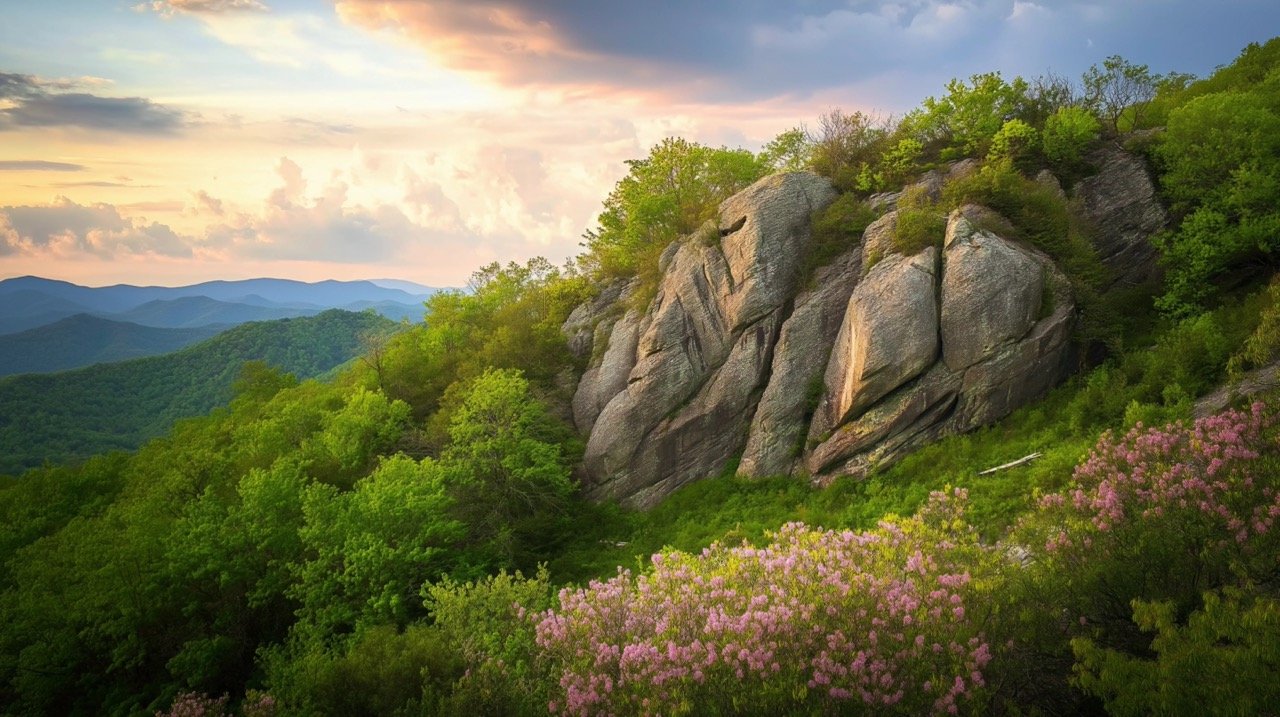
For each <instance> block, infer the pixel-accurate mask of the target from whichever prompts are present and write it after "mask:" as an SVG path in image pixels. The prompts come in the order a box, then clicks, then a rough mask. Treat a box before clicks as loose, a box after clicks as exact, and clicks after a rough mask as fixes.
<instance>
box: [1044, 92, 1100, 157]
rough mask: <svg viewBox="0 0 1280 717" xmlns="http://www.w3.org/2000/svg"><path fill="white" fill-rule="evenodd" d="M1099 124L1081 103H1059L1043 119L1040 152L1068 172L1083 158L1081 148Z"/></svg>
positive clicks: (1084, 148) (1088, 143) (1085, 147)
mask: <svg viewBox="0 0 1280 717" xmlns="http://www.w3.org/2000/svg"><path fill="white" fill-rule="evenodd" d="M1100 128H1101V125H1099V124H1098V119H1097V118H1096V117H1094V115H1093V113H1091V112H1089V111H1088V110H1086V109H1084V108H1081V107H1070V106H1068V107H1062V108H1060V109H1059V110H1058V111H1056V112H1054V113H1053V114H1052V115H1050V116H1049V118H1048V119H1047V120H1045V123H1044V134H1043V138H1042V140H1041V141H1042V143H1043V151H1044V156H1045V158H1047V159H1048V160H1049V161H1050V162H1052V163H1053V164H1054V166H1055V167H1058V168H1059V169H1060V170H1061V171H1065V172H1068V173H1070V172H1072V171H1073V170H1076V169H1077V168H1078V167H1079V166H1080V164H1081V162H1083V161H1084V153H1085V150H1086V149H1087V148H1088V147H1089V145H1090V144H1091V143H1092V142H1093V141H1094V139H1096V138H1097V136H1098V131H1099V129H1100Z"/></svg>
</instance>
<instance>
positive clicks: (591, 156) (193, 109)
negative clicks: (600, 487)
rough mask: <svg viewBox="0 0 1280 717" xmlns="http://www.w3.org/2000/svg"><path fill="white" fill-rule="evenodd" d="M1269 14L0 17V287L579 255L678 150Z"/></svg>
mask: <svg viewBox="0 0 1280 717" xmlns="http://www.w3.org/2000/svg"><path fill="white" fill-rule="evenodd" d="M1277 31H1280V3H1277V2H1276V1H1275V0H1216V1H1215V2H1205V1H1204V0H1090V1H1087V2H1085V1H1076V0H1037V1H1030V0H1028V1H1023V0H945V1H943V0H895V1H893V2H873V1H871V0H796V1H794V2H783V1H780V0H651V1H644V0H629V1H625V2H618V1H617V0H145V1H141V0H59V1H58V2H49V1H48V0H38V1H29V0H4V2H2V3H0V278H4V277H10V276H21V275H26V274H34V275H39V276H45V277H49V278H55V279H64V280H68V281H73V282H76V283H81V284H87V285H104V284H112V283H121V282H123V283H133V284H159V285H179V284H186V283H193V282H197V281H204V280H210V279H241V278H250V277H259V276H270V277H280V278H290V279H301V280H306V281H315V280H320V279H329V278H332V279H371V278H396V279H406V280H410V281H416V282H419V283H422V284H428V285H433V286H461V285H463V284H464V283H465V282H466V280H467V277H468V276H469V275H470V274H471V272H472V271H474V270H475V269H477V268H478V267H480V266H482V265H484V264H486V263H488V262H491V261H501V262H507V261H524V260H525V259H528V258H530V257H533V256H538V255H541V256H545V257H547V258H549V259H551V260H553V261H555V262H557V263H560V262H563V261H565V260H566V259H569V258H570V257H572V256H574V255H575V254H576V253H578V251H580V246H579V242H580V241H581V236H582V233H583V232H584V231H585V230H587V229H589V228H591V227H593V226H594V220H595V217H596V215H597V214H598V213H599V211H600V207H601V202H602V200H603V199H604V198H605V197H606V196H607V195H608V192H609V190H610V188H611V187H612V186H613V184H614V183H615V182H616V181H617V180H618V179H619V178H621V177H622V176H623V175H624V174H625V173H626V169H627V167H626V165H625V161H626V160H628V159H635V158H640V157H643V156H644V155H645V154H647V152H648V148H649V147H651V146H652V145H653V144H655V143H657V142H659V141H660V140H661V139H662V138H664V137H667V136H673V135H678V136H682V137H685V138H687V139H690V140H693V141H698V142H702V143H704V144H709V145H715V146H719V145H726V146H730V147H739V146H741V147H746V148H748V149H752V150H757V149H759V148H760V147H761V146H762V145H763V144H764V143H765V142H767V141H768V140H769V139H771V138H772V137H774V136H775V135H776V134H778V133H779V132H781V131H783V130H786V129H788V128H790V127H794V126H797V125H804V124H809V125H813V124H815V121H816V118H817V117H818V116H819V115H821V114H823V113H824V112H827V111H829V110H831V109H833V108H840V109H843V110H845V111H855V110H858V111H863V112H869V113H878V114H880V115H888V114H894V113H902V112H905V111H907V110H909V109H911V108H912V107H914V106H916V105H917V104H919V102H920V101H921V100H922V99H924V98H925V97H928V96H930V95H937V94H940V93H941V92H942V88H943V86H944V85H945V83H946V82H947V81H948V80H949V79H951V78H953V77H968V76H969V75H972V74H974V73H979V72H988V71H1000V72H1001V73H1002V74H1003V75H1004V76H1005V77H1013V76H1017V75H1021V76H1024V77H1034V76H1037V75H1040V74H1043V73H1045V72H1054V73H1057V74H1059V75H1064V76H1067V77H1079V75H1080V73H1081V72H1083V71H1084V70H1085V69H1087V68H1088V67H1089V66H1090V65H1092V64H1095V63H1101V61H1102V60H1103V59H1104V58H1106V57H1107V56H1109V55H1114V54H1119V55H1123V56H1124V57H1125V58H1126V59H1128V60H1130V61H1131V62H1135V63H1141V64H1147V65H1149V66H1150V68H1151V69H1152V70H1153V71H1155V72H1160V73H1163V72H1169V71H1179V72H1189V73H1194V74H1196V75H1201V76H1203V75H1206V74H1208V73H1209V72H1211V71H1212V70H1213V68H1214V67H1216V66H1219V65H1222V64H1226V63H1228V62H1230V61H1231V60H1232V59H1233V58H1234V57H1235V56H1236V55H1238V54H1239V52H1240V50H1241V49H1242V48H1243V47H1244V46H1245V45H1246V44H1248V43H1250V42H1264V41H1266V40H1267V39H1269V38H1270V37H1271V36H1272V35H1273V34H1275V33H1276V32H1277Z"/></svg>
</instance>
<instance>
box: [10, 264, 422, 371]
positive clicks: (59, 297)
mask: <svg viewBox="0 0 1280 717" xmlns="http://www.w3.org/2000/svg"><path fill="white" fill-rule="evenodd" d="M436 291H439V289H436V288H434V287H430V286H424V285H422V284H416V283H414V282H411V281H403V280H397V279H376V280H372V281H333V280H330V281H320V282H315V283H307V282H301V281H292V280H287V279H246V280H240V281H209V282H204V283H201V284H192V285H190V286H176V287H166V286H132V285H128V284H117V285H114V286H103V287H89V286H81V285H78V284H73V283H70V282H66V281H58V280H54V279H45V278H41V277H36V276H22V277H16V278H11V279H5V280H3V281H0V376H8V375H12V374H19V373H35V372H50V371H65V370H69V369H75V368H81V367H84V366H90V365H93V364H97V363H104V362H110V361H123V360H127V359H134V358H141V357H144V356H154V355H157V354H163V353H167V352H170V351H176V350H178V349H180V348H183V347H184V346H188V345H190V344H192V343H195V342H197V341H200V340H203V339H206V338H209V337H211V336H214V335H216V334H218V333H220V332H222V331H225V330H227V329H228V328H231V327H233V326H238V325H240V324H244V323H248V322H251V321H272V320H276V319H286V318H294V317H303V316H315V315H317V314H320V313H321V312H323V311H326V310H329V309H335V308H336V309H344V310H347V311H365V310H373V311H374V312H376V313H378V314H381V315H382V316H384V317H386V318H388V319H391V320H392V321H410V322H418V321H421V320H422V317H423V313H424V310H425V309H424V306H423V302H425V301H426V300H427V299H428V298H429V297H430V296H431V295H432V294H433V293H435V292H436Z"/></svg>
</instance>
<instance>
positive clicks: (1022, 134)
mask: <svg viewBox="0 0 1280 717" xmlns="http://www.w3.org/2000/svg"><path fill="white" fill-rule="evenodd" d="M1039 139H1040V133H1039V132H1036V128H1035V127H1032V126H1031V125H1029V124H1027V123H1026V122H1023V121H1022V120H1020V119H1017V118H1015V119H1011V120H1009V121H1008V122H1005V123H1004V125H1003V126H1001V127H1000V131H999V132H996V134H995V136H994V137H992V138H991V149H990V150H989V151H988V152H987V161H992V160H995V161H1001V160H1003V161H1008V162H1012V163H1013V164H1014V165H1015V166H1022V164H1023V162H1025V161H1026V160H1028V159H1030V158H1032V157H1033V155H1034V153H1035V152H1036V151H1037V150H1038V149H1039V147H1038V145H1039V144H1040V142H1039Z"/></svg>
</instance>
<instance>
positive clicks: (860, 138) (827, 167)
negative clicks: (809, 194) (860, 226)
mask: <svg viewBox="0 0 1280 717" xmlns="http://www.w3.org/2000/svg"><path fill="white" fill-rule="evenodd" d="M889 138H890V131H889V127H888V126H887V124H886V123H885V122H882V121H880V120H878V119H877V118H875V117H873V116H871V115H867V114H863V113H862V112H854V113H853V114H845V113H844V112H843V111H842V110H838V109H834V110H831V111H830V112H827V113H826V114H824V115H822V116H821V117H819V118H818V131H817V133H816V134H814V135H811V136H810V137H809V138H808V139H809V143H810V145H811V146H812V147H813V149H812V152H811V155H810V161H809V163H810V166H811V167H812V168H813V171H815V172H817V173H818V174H821V175H823V176H824V177H829V178H830V179H831V181H832V182H833V183H834V184H835V185H836V188H838V189H840V190H842V191H849V190H853V189H856V190H858V191H863V192H865V191H871V190H874V189H878V188H880V183H879V182H877V181H876V180H875V179H874V178H873V177H872V175H871V172H872V170H873V168H874V167H875V165H876V164H877V162H878V160H879V158H880V155H881V154H882V153H884V151H885V149H886V148H887V146H888V145H887V143H888V141H889Z"/></svg>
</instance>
